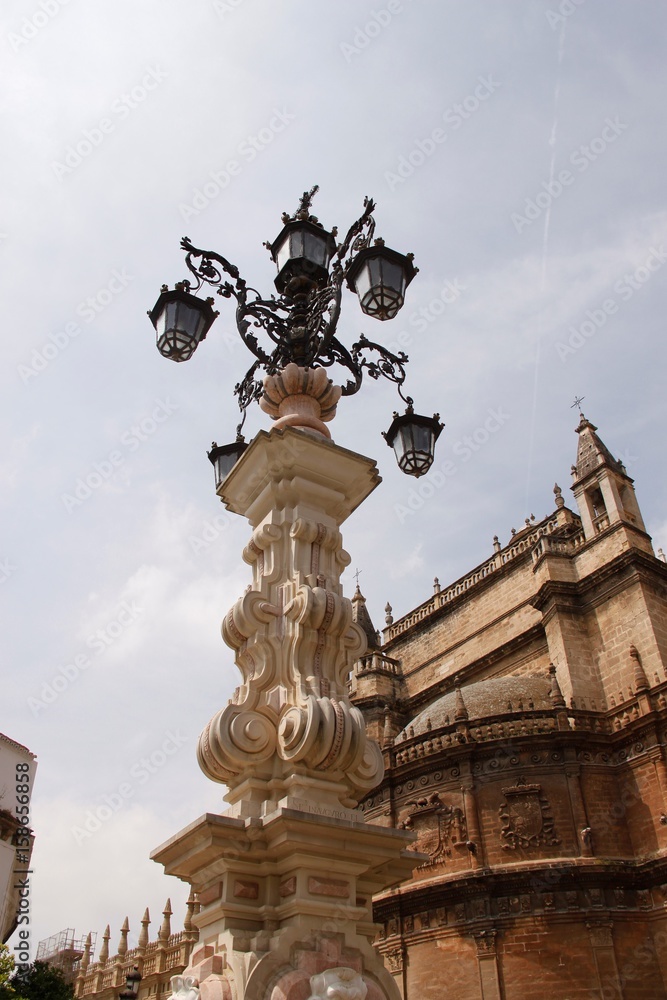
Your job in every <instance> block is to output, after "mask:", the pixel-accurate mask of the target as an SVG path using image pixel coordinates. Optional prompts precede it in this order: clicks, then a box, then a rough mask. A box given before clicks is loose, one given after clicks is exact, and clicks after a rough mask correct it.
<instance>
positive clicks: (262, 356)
mask: <svg viewBox="0 0 667 1000" xmlns="http://www.w3.org/2000/svg"><path fill="white" fill-rule="evenodd" d="M316 191H317V187H316V186H315V187H314V188H312V189H311V190H310V191H308V192H304V194H303V196H302V198H301V200H300V202H299V207H298V208H297V211H296V212H295V213H294V215H293V216H289V215H287V214H286V213H285V214H284V215H283V222H284V223H285V224H287V223H288V222H291V221H295V220H299V219H310V220H311V221H313V222H315V223H317V220H316V218H315V217H314V216H310V215H309V209H310V204H311V201H312V198H313V196H314V195H315V193H316ZM374 209H375V203H374V202H373V200H372V199H371V198H368V197H367V198H365V199H364V211H363V213H362V215H361V216H360V217H359V218H358V219H357V220H356V222H354V223H353V224H352V225H351V226H350V228H349V229H348V231H347V233H346V235H345V238H344V239H343V241H342V242H341V243H340V244H338V245H337V246H336V250H335V253H334V254H333V257H332V260H331V265H330V270H329V277H328V281H327V282H326V284H325V285H324V286H323V287H315V288H310V289H307V290H305V291H300V292H296V293H295V294H293V295H292V296H290V295H287V294H280V295H278V296H276V295H272V296H270V297H269V298H264V297H263V296H262V295H261V294H260V293H259V292H258V291H257V290H256V289H255V288H252V287H250V286H248V285H247V284H246V282H245V281H244V279H243V278H242V277H241V276H240V274H239V270H238V268H237V267H236V266H235V265H234V264H232V263H231V262H230V261H228V260H227V258H226V257H223V256H222V255H221V254H219V253H217V252H216V251H214V250H202V249H200V248H198V247H195V246H194V245H193V244H192V242H191V241H190V239H189V238H188V237H187V236H185V237H183V239H182V240H181V247H182V249H183V250H184V251H185V263H186V266H187V268H188V271H189V272H190V274H191V275H192V278H193V280H191V281H189V282H187V283H186V285H187V288H188V289H190V290H191V291H192V292H193V293H196V292H197V291H198V290H199V289H200V288H202V287H203V286H204V285H209V286H213V287H214V288H215V290H216V292H217V294H218V295H221V296H223V297H224V298H234V299H235V300H236V327H237V330H238V333H239V335H240V337H241V339H242V340H243V343H244V344H245V345H246V347H247V348H248V349H249V350H250V351H251V353H252V354H253V355H254V356H255V358H256V361H255V362H254V363H253V364H252V365H251V367H250V368H249V369H248V371H247V372H246V374H245V376H244V378H243V380H242V381H241V382H239V383H238V384H237V385H236V387H235V390H234V392H235V394H236V396H237V398H238V403H239V408H240V410H241V412H242V413H243V420H242V422H241V424H240V425H239V429H240V427H242V426H243V423H244V422H245V411H246V409H247V407H248V406H249V405H250V403H252V402H254V401H256V400H258V399H259V397H260V396H261V394H262V382H261V381H260V380H259V379H258V377H257V375H258V372H259V371H260V369H261V370H263V371H264V372H266V374H267V375H275V374H276V373H277V372H279V371H280V370H281V369H282V368H284V367H285V366H286V365H287V364H289V362H291V361H295V362H296V363H297V364H299V365H301V366H303V367H317V366H322V367H325V368H329V367H331V366H332V365H335V364H339V365H341V366H342V367H343V368H345V369H346V370H347V371H348V372H349V373H350V374H351V376H352V377H351V379H348V381H347V382H346V383H345V384H344V385H343V387H342V390H343V395H346V396H349V395H353V394H354V393H356V392H358V391H359V389H360V388H361V384H362V381H363V374H364V371H366V372H367V374H368V376H369V377H370V378H372V379H378V378H380V377H382V378H386V379H388V380H389V381H391V382H393V383H394V384H395V385H396V386H397V389H398V392H399V395H400V396H401V398H402V399H404V400H406V397H405V396H403V393H402V391H401V386H402V385H403V382H404V381H405V364H406V363H407V361H408V358H407V355H406V354H404V353H403V352H400V353H399V354H392V353H391V352H390V351H388V350H387V349H386V348H384V347H382V346H381V345H380V344H376V343H373V342H372V341H370V340H368V339H367V338H366V337H365V336H363V335H362V336H361V337H360V338H359V340H358V341H357V342H356V343H355V344H354V345H353V346H352V348H351V349H350V350H348V349H347V348H346V347H345V346H344V345H343V344H342V343H341V342H340V341H339V340H338V339H337V338H336V336H335V333H336V328H337V326H338V319H339V316H340V307H341V294H342V286H343V282H344V281H345V278H346V276H347V274H348V271H349V269H350V267H351V265H352V263H353V262H354V259H355V256H356V255H357V254H358V253H359V252H360V251H361V250H365V249H367V248H369V247H370V246H371V243H372V240H373V236H374V233H375V219H374V217H373V211H374ZM332 235H334V236H335V235H336V230H335V229H334V230H332ZM378 242H380V241H378ZM265 245H266V246H270V245H269V244H265ZM260 332H261V333H263V334H264V335H265V337H267V338H268V340H269V341H270V342H271V344H273V345H274V346H273V349H272V350H267V349H265V347H264V346H262V344H261V343H260V341H259V338H258V334H259V333H260ZM369 352H371V356H367V355H368V354H369ZM372 355H375V356H372ZM408 398H409V397H408Z"/></svg>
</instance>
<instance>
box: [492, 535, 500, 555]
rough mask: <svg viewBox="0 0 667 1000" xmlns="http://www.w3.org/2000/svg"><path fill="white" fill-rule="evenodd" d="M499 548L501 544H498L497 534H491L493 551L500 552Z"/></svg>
mask: <svg viewBox="0 0 667 1000" xmlns="http://www.w3.org/2000/svg"><path fill="white" fill-rule="evenodd" d="M500 549H501V544H500V541H499V540H498V536H497V535H494V536H493V551H494V552H500Z"/></svg>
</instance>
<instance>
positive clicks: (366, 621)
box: [352, 580, 377, 650]
mask: <svg viewBox="0 0 667 1000" xmlns="http://www.w3.org/2000/svg"><path fill="white" fill-rule="evenodd" d="M352 621H353V622H354V623H355V624H356V625H358V626H359V628H360V629H361V630H362V632H363V633H364V635H365V636H366V641H367V642H368V649H369V650H373V649H375V648H376V644H377V633H376V630H375V625H374V624H373V622H372V620H371V616H370V614H369V613H368V608H367V607H366V598H365V597H364V595H363V594H362V593H361V590H360V588H359V581H358V580H357V589H356V590H355V592H354V596H353V598H352Z"/></svg>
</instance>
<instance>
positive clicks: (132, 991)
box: [118, 965, 141, 1000]
mask: <svg viewBox="0 0 667 1000" xmlns="http://www.w3.org/2000/svg"><path fill="white" fill-rule="evenodd" d="M140 982H141V973H140V972H139V966H138V965H135V966H134V967H133V968H132V971H131V972H128V974H127V978H126V979H125V989H124V990H123V992H122V993H119V994H118V996H119V1000H134V997H137V996H138V995H139V984H140Z"/></svg>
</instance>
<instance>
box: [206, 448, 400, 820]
mask: <svg viewBox="0 0 667 1000" xmlns="http://www.w3.org/2000/svg"><path fill="white" fill-rule="evenodd" d="M378 482H379V477H378V475H377V471H376V468H375V463H374V462H372V461H370V460H369V459H366V458H363V457H362V456H360V455H357V454H355V453H354V452H349V451H346V450H345V449H342V448H339V447H337V446H336V445H334V444H332V443H330V442H328V441H324V440H322V439H321V438H319V439H318V438H316V437H315V436H313V435H311V434H309V433H307V432H304V431H298V430H293V429H287V430H284V431H280V430H277V431H276V430H273V431H272V432H271V433H270V434H267V433H266V432H263V431H262V432H260V433H259V434H258V436H257V437H256V438H255V440H254V441H253V442H252V444H251V445H250V446H249V448H248V449H247V450H246V452H245V453H244V455H243V456H242V458H241V460H240V461H239V462H238V463H237V465H236V467H235V468H234V470H233V471H232V473H231V474H230V475H229V476H228V477H227V479H226V480H225V482H224V495H222V499H223V501H224V502H225V503H226V505H227V507H228V508H229V509H230V510H233V511H235V512H236V513H240V514H245V516H247V517H248V519H249V521H250V523H251V526H252V527H253V533H252V538H251V540H250V541H249V543H248V545H247V546H246V548H245V550H244V559H245V560H246V562H247V563H249V564H250V565H251V566H252V571H253V580H252V584H251V586H250V588H249V589H248V591H247V592H246V593H245V594H244V595H243V596H242V597H241V598H239V600H237V601H236V603H235V604H234V605H233V607H232V608H231V609H230V610H229V612H228V613H227V615H226V616H225V619H224V621H223V624H222V636H223V639H224V640H225V642H226V643H227V645H228V646H230V647H231V648H232V649H233V650H234V653H235V660H236V665H237V666H238V668H239V670H240V672H241V684H240V685H239V687H238V688H237V690H236V692H235V694H234V697H233V698H232V700H231V702H230V703H229V704H228V705H227V706H226V707H225V708H223V709H221V710H220V711H219V712H218V713H217V714H216V715H215V716H214V717H213V718H212V719H211V721H210V722H209V724H208V726H207V727H206V728H205V730H204V732H203V733H202V735H201V737H200V740H199V746H198V758H199V763H200V766H201V768H202V770H203V771H204V773H205V774H206V775H207V776H208V777H210V778H211V779H213V780H214V781H219V782H223V783H225V784H227V785H229V787H230V792H229V794H228V796H227V798H228V801H230V802H231V803H232V804H234V803H237V802H240V801H241V800H243V801H244V810H245V812H246V814H253V813H254V814H257V815H259V814H263V813H266V812H267V811H268V810H269V809H270V806H269V805H268V804H269V803H273V804H274V805H275V803H277V802H279V801H281V800H283V799H284V798H285V796H293V797H303V796H308V795H309V794H312V793H313V790H314V789H315V788H316V789H317V795H318V797H320V798H323V799H324V800H327V799H329V800H331V801H336V802H337V803H339V804H342V805H344V806H347V807H353V806H355V805H356V803H357V802H358V800H359V798H360V797H361V796H362V795H364V794H365V793H366V792H368V791H369V790H370V789H371V788H373V787H374V786H375V785H376V784H377V783H378V782H379V781H380V780H381V778H382V773H383V763H382V757H381V753H380V750H379V748H378V747H377V744H375V743H374V742H373V741H370V740H369V739H368V738H367V736H366V731H365V725H364V720H363V716H362V715H361V712H360V711H359V710H358V709H357V708H355V707H354V706H353V705H352V704H351V703H350V699H349V696H348V676H349V673H350V671H351V669H352V665H353V664H354V662H355V661H356V660H358V659H359V658H360V657H361V656H362V655H363V654H364V652H365V651H366V646H367V640H366V636H365V634H364V632H363V630H362V629H361V628H360V627H359V626H358V625H357V624H355V622H354V621H353V615H352V603H351V601H350V600H349V599H348V598H346V597H344V596H343V593H342V588H341V585H340V574H341V572H342V571H343V570H344V569H345V567H346V566H347V565H349V562H350V557H349V556H348V554H347V552H345V550H344V549H343V547H342V537H341V534H340V531H339V526H340V524H341V523H342V521H343V520H345V518H346V517H347V516H348V515H349V514H350V513H351V511H352V510H354V508H355V507H356V506H357V505H358V504H359V503H361V501H362V500H363V499H364V498H365V497H366V496H367V495H368V494H369V493H370V492H371V491H372V490H373V489H374V487H375V486H376V485H377V483H378ZM250 802H252V803H253V805H252V806H250V805H249V803H250Z"/></svg>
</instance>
